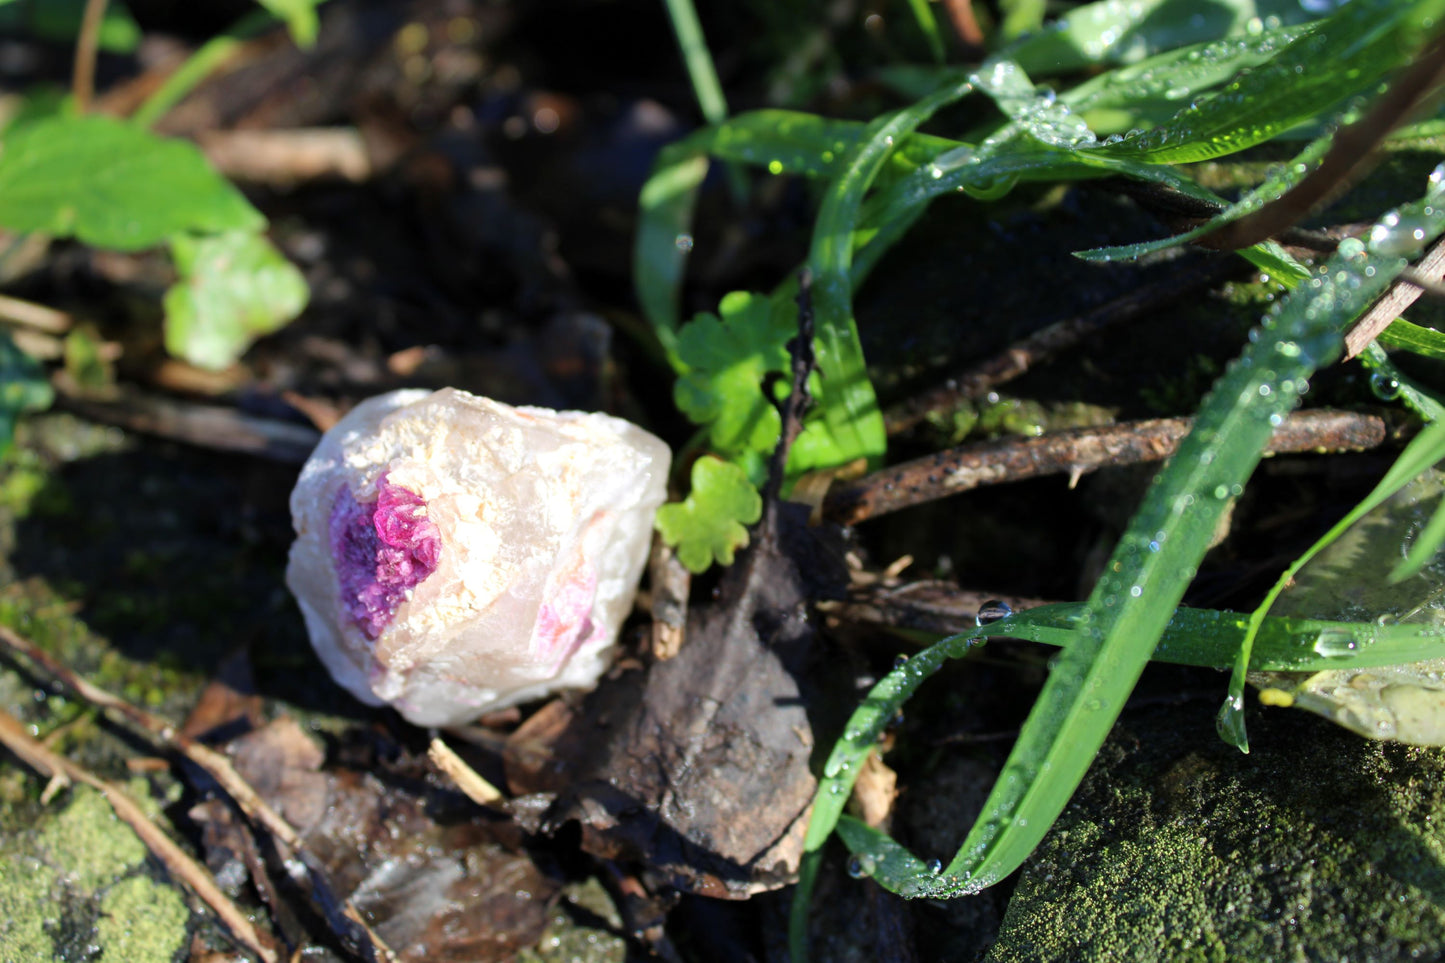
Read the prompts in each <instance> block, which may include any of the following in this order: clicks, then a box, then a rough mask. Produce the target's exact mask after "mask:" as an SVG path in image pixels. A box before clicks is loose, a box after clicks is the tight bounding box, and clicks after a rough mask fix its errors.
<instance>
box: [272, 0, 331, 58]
mask: <svg viewBox="0 0 1445 963" xmlns="http://www.w3.org/2000/svg"><path fill="white" fill-rule="evenodd" d="M256 2H257V3H259V4H260V5H261V6H263V7H265V8H266V9H267V10H269V11H271V13H272V14H273V15H274V16H275V17H276V19H277V20H280V21H281V22H282V23H284V24H286V30H287V31H288V32H289V33H290V34H291V39H292V40H294V41H295V42H296V46H298V47H309V46H311V45H312V44H314V43H315V42H316V31H317V30H318V29H319V27H320V23H319V21H318V19H317V16H316V8H317V6H318V5H319V3H320V0H256Z"/></svg>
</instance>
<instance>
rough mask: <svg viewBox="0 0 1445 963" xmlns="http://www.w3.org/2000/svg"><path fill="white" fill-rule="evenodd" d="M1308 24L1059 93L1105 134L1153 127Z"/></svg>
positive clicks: (1144, 64) (1172, 57) (1163, 59)
mask: <svg viewBox="0 0 1445 963" xmlns="http://www.w3.org/2000/svg"><path fill="white" fill-rule="evenodd" d="M1306 29H1308V28H1307V27H1302V26H1293V27H1280V28H1277V29H1271V30H1264V31H1261V32H1260V33H1259V34H1256V35H1249V36H1245V37H1232V38H1230V39H1228V40H1216V41H1213V42H1211V43H1205V44H1196V45H1194V46H1189V47H1182V48H1179V49H1175V50H1170V51H1166V52H1165V53H1162V54H1159V55H1157V56H1154V57H1150V58H1149V59H1148V60H1144V61H1141V62H1139V63H1137V64H1130V65H1128V66H1124V67H1119V68H1116V69H1114V70H1110V71H1108V72H1107V73H1103V74H1100V75H1099V76H1097V77H1092V78H1090V79H1089V80H1086V81H1084V82H1083V83H1081V84H1079V85H1078V86H1076V87H1073V88H1071V89H1070V90H1068V91H1066V92H1064V93H1062V94H1061V95H1060V98H1059V99H1060V100H1062V101H1063V102H1064V103H1066V104H1068V105H1069V107H1071V108H1072V109H1073V110H1074V111H1075V112H1076V113H1080V114H1087V115H1088V117H1089V121H1090V126H1091V127H1092V128H1093V129H1094V130H1095V131H1097V132H1099V133H1101V134H1102V133H1110V134H1112V133H1115V132H1119V133H1122V132H1124V131H1127V130H1130V129H1132V128H1135V127H1154V126H1157V125H1158V124H1160V123H1162V122H1164V121H1166V120H1168V119H1169V118H1171V117H1173V116H1174V115H1175V114H1176V113H1177V112H1178V111H1179V108H1180V106H1181V105H1183V104H1186V103H1188V102H1189V101H1191V100H1193V99H1194V98H1196V97H1198V96H1199V95H1200V94H1202V93H1205V92H1206V91H1209V90H1211V89H1213V88H1215V87H1218V86H1219V85H1221V84H1223V83H1225V82H1227V81H1229V80H1231V79H1233V78H1234V77H1235V76H1236V75H1237V74H1238V73H1239V72H1240V71H1242V70H1248V69H1250V68H1252V67H1256V66H1258V65H1259V64H1261V63H1264V62H1265V61H1266V60H1269V59H1270V58H1271V57H1273V56H1274V55H1275V54H1277V53H1278V52H1279V50H1280V48H1281V47H1283V46H1284V45H1285V44H1288V43H1289V42H1291V41H1292V40H1294V39H1295V38H1296V37H1299V36H1300V35H1301V34H1302V33H1303V32H1304V31H1305V30H1306Z"/></svg>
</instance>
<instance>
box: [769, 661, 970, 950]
mask: <svg viewBox="0 0 1445 963" xmlns="http://www.w3.org/2000/svg"><path fill="white" fill-rule="evenodd" d="M968 647H969V643H968V641H967V639H965V638H964V637H963V636H953V637H952V638H948V639H944V640H943V641H942V642H939V643H937V644H935V645H932V646H930V647H929V648H927V649H924V650H923V651H922V652H919V653H918V654H917V655H915V656H913V657H912V658H908V657H905V656H900V657H899V660H898V663H897V664H896V665H895V666H894V669H893V671H892V672H889V673H888V674H887V675H885V676H884V677H883V678H882V679H879V680H878V682H877V683H876V684H875V685H874V686H873V689H872V691H870V692H869V693H868V695H867V696H866V697H865V698H864V699H863V702H862V703H861V704H860V705H859V706H858V708H857V709H855V710H854V711H853V715H852V717H851V718H849V720H848V725H847V727H846V728H845V729H844V732H843V736H842V738H840V739H839V740H838V741H837V742H836V743H835V744H834V745H833V750H832V752H830V753H829V754H828V760H827V762H825V763H824V764H823V774H822V777H821V778H820V779H819V780H818V789H817V792H816V793H815V794H814V796H813V807H812V811H811V813H810V815H809V817H808V831H807V834H806V835H805V836H804V837H803V857H802V861H801V863H800V865H799V868H798V884H797V886H795V887H794V889H793V903H792V909H791V914H790V917H789V923H788V946H789V952H790V954H791V956H792V959H793V960H795V961H803V960H806V959H807V958H808V948H807V941H808V906H809V904H810V903H811V901H812V895H813V886H814V883H815V882H816V880H817V876H818V866H819V864H820V863H821V862H822V858H823V844H824V843H826V842H827V841H828V837H829V836H831V835H832V834H833V830H834V828H835V827H836V826H837V824H838V817H839V816H840V815H842V812H843V805H844V804H845V803H846V802H847V801H848V795H849V793H851V792H852V791H853V783H854V781H855V780H856V779H857V778H858V773H859V771H860V770H861V769H862V767H863V763H864V761H865V760H866V759H867V758H868V754H869V753H871V752H873V751H874V750H876V749H877V748H878V737H879V736H881V735H882V734H883V731H884V730H885V729H887V728H888V725H889V723H890V722H891V721H892V719H893V716H894V714H895V713H897V711H898V709H899V707H900V706H902V705H903V703H905V702H907V701H908V699H909V697H911V696H912V695H913V693H914V692H915V691H916V690H917V689H918V687H919V686H920V685H922V684H923V680H924V679H927V678H928V677H930V676H931V675H933V673H935V672H937V671H938V669H939V667H940V666H942V665H943V664H944V663H945V662H946V661H948V660H949V659H952V658H958V657H959V656H961V655H963V653H964V652H966V651H967V650H968Z"/></svg>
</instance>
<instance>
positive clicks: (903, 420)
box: [883, 258, 1241, 435]
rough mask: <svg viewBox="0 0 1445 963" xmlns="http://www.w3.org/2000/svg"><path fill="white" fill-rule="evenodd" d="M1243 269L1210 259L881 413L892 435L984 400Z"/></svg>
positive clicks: (1233, 262) (1028, 340)
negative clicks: (1092, 340)
mask: <svg viewBox="0 0 1445 963" xmlns="http://www.w3.org/2000/svg"><path fill="white" fill-rule="evenodd" d="M1240 270H1241V268H1240V263H1239V262H1238V261H1237V260H1236V259H1234V258H1212V259H1210V260H1208V261H1205V262H1204V263H1202V264H1198V265H1196V266H1195V267H1194V268H1193V269H1191V270H1187V271H1182V272H1180V273H1179V274H1176V275H1173V276H1170V277H1167V278H1161V279H1160V280H1158V281H1155V282H1154V283H1152V284H1146V285H1144V286H1143V287H1141V288H1137V289H1136V290H1133V291H1131V292H1129V293H1128V294H1126V295H1124V296H1123V297H1119V298H1115V299H1114V300H1112V301H1110V302H1108V303H1107V304H1102V305H1100V306H1099V307H1097V308H1095V309H1093V310H1092V311H1088V312H1086V313H1084V314H1081V315H1078V316H1076V317H1072V318H1066V319H1065V320H1063V321H1058V322H1055V323H1054V324H1051V325H1049V326H1048V327H1046V328H1043V329H1041V330H1039V331H1035V332H1034V333H1033V334H1031V335H1029V336H1028V337H1027V338H1024V339H1023V340H1021V341H1018V342H1016V343H1014V344H1011V345H1009V346H1008V347H1007V348H1005V349H1004V350H1003V351H1000V352H999V353H998V354H996V355H994V356H993V357H992V358H988V359H985V360H984V361H981V362H979V363H978V364H975V365H972V366H971V367H969V368H967V369H966V370H964V371H963V372H961V373H959V374H957V375H955V376H953V377H951V378H949V379H948V380H947V381H945V382H944V383H943V384H942V385H940V386H938V387H936V388H933V389H931V390H929V391H926V392H924V393H923V394H920V395H916V396H915V397H913V398H910V399H908V400H907V401H905V402H903V403H901V404H898V405H895V406H893V407H892V408H890V409H889V410H888V411H886V412H885V413H884V415H883V422H884V425H885V426H886V428H887V430H888V434H890V435H894V434H898V433H899V432H902V431H907V430H908V429H909V428H912V427H913V426H914V425H916V424H918V423H919V422H921V421H923V420H924V419H925V418H927V417H928V416H929V414H931V413H933V412H940V411H952V410H953V409H954V408H957V407H958V405H959V403H960V402H962V401H968V400H971V399H976V398H982V397H984V396H985V395H987V394H988V393H989V392H990V391H993V390H994V389H995V388H997V387H998V386H999V385H1001V384H1004V383H1005V382H1008V381H1012V380H1014V379H1015V378H1018V377H1020V376H1022V375H1023V374H1024V373H1025V372H1027V371H1028V370H1029V369H1030V368H1034V367H1037V366H1038V365H1040V364H1043V363H1044V362H1045V361H1048V360H1050V359H1051V358H1054V357H1056V356H1058V355H1059V354H1060V353H1062V352H1064V351H1066V350H1068V349H1069V348H1072V347H1074V346H1075V345H1077V344H1079V343H1080V342H1082V341H1083V340H1084V339H1085V338H1086V337H1088V336H1089V335H1092V334H1095V333H1097V332H1099V331H1102V330H1104V329H1105V328H1108V327H1110V326H1112V325H1115V324H1119V323H1122V322H1124V321H1130V320H1132V319H1134V318H1138V317H1140V316H1142V315H1145V314H1148V313H1149V312H1151V311H1155V310H1158V309H1159V308H1161V307H1163V306H1164V305H1166V304H1172V303H1173V302H1175V301H1177V300H1179V299H1180V298H1181V297H1183V296H1184V295H1186V294H1188V293H1189V292H1190V291H1193V290H1196V289H1198V288H1201V287H1209V286H1211V285H1213V284H1215V283H1216V282H1219V281H1222V280H1225V279H1226V278H1228V277H1230V276H1232V275H1235V274H1238V273H1239V272H1240Z"/></svg>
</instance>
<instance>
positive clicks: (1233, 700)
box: [1218, 177, 1445, 752]
mask: <svg viewBox="0 0 1445 963" xmlns="http://www.w3.org/2000/svg"><path fill="white" fill-rule="evenodd" d="M1442 200H1445V182H1441V181H1438V180H1436V179H1435V178H1434V177H1432V178H1431V186H1430V191H1429V193H1427V195H1426V196H1425V198H1424V199H1422V200H1420V201H1416V202H1415V203H1413V204H1407V205H1404V206H1403V207H1401V208H1399V209H1397V210H1395V211H1391V212H1390V213H1389V214H1386V215H1385V217H1383V218H1381V219H1380V220H1379V221H1377V222H1376V223H1375V227H1374V228H1372V229H1371V231H1370V234H1369V236H1370V241H1369V243H1368V244H1361V243H1360V242H1358V241H1354V243H1341V245H1340V247H1339V249H1338V250H1337V251H1336V253H1335V255H1334V256H1333V257H1331V258H1330V260H1329V262H1328V264H1327V265H1326V266H1325V272H1326V274H1325V277H1324V278H1321V279H1318V280H1320V281H1323V283H1324V285H1325V286H1328V285H1329V283H1330V281H1329V280H1327V279H1328V278H1329V273H1328V272H1334V271H1340V276H1341V277H1344V278H1346V279H1348V278H1349V277H1350V273H1351V269H1353V273H1354V276H1355V277H1356V278H1359V275H1360V274H1363V271H1361V270H1359V269H1360V268H1361V267H1362V266H1364V265H1366V264H1367V265H1368V268H1369V269H1370V270H1371V271H1372V272H1373V273H1372V274H1371V275H1370V276H1368V277H1364V278H1359V280H1360V281H1361V282H1362V283H1361V284H1360V289H1361V290H1371V291H1374V292H1376V293H1378V292H1379V291H1383V290H1384V286H1385V285H1387V284H1388V283H1389V282H1390V281H1393V280H1394V278H1395V277H1396V276H1397V275H1398V274H1399V273H1400V272H1401V271H1402V270H1404V268H1405V265H1406V261H1405V260H1404V258H1403V257H1402V256H1401V255H1402V254H1403V253H1405V252H1406V251H1407V250H1408V248H1406V247H1405V244H1406V238H1408V244H1409V245H1411V246H1413V248H1414V253H1418V251H1419V250H1420V248H1422V247H1423V246H1424V245H1425V244H1426V243H1428V242H1430V241H1432V240H1434V238H1435V237H1436V236H1437V235H1439V234H1440V232H1441V231H1442V230H1445V207H1441V206H1440V205H1441V201H1442ZM1341 269H1344V270H1341ZM1363 282H1370V283H1369V284H1366V283H1363ZM1315 283H1316V281H1314V280H1312V281H1310V282H1309V284H1310V285H1315ZM1336 286H1338V284H1336ZM1303 290H1304V289H1303V288H1295V289H1294V290H1293V291H1291V292H1290V294H1289V296H1288V298H1287V301H1289V300H1293V299H1294V298H1295V297H1296V295H1298V294H1299V293H1302V292H1303ZM1357 300H1358V299H1357V298H1353V299H1351V301H1352V304H1353V303H1354V302H1357ZM1325 310H1326V312H1327V313H1328V315H1329V316H1330V317H1331V318H1332V320H1334V321H1336V322H1337V323H1338V327H1337V329H1336V331H1335V332H1334V333H1335V335H1336V336H1337V341H1338V340H1339V339H1342V337H1343V333H1344V328H1345V326H1346V325H1348V324H1349V322H1351V321H1353V320H1354V317H1355V313H1350V314H1348V316H1346V315H1345V314H1344V313H1343V312H1342V311H1341V310H1340V309H1339V308H1334V309H1331V308H1330V307H1329V306H1326V307H1325ZM1338 347H1339V345H1338V344H1336V347H1335V350H1338ZM1439 443H1440V438H1439V437H1438V436H1437V433H1436V432H1434V431H1431V430H1427V431H1425V432H1422V433H1421V434H1420V435H1419V436H1418V437H1417V438H1416V439H1415V440H1414V441H1413V442H1411V443H1410V445H1408V446H1407V447H1406V448H1405V451H1404V452H1402V453H1401V456H1400V458H1399V459H1397V460H1396V462H1395V464H1394V465H1393V466H1391V469H1390V471H1388V472H1386V474H1385V478H1384V479H1383V480H1382V481H1381V482H1380V484H1379V485H1377V486H1376V488H1375V491H1374V492H1372V493H1371V494H1370V496H1368V497H1367V498H1366V499H1365V501H1364V502H1362V503H1361V504H1360V505H1359V506H1356V509H1355V510H1354V511H1352V512H1351V515H1352V516H1354V517H1353V518H1351V517H1350V516H1346V517H1347V518H1348V519H1349V521H1351V522H1353V521H1354V520H1355V518H1358V517H1359V515H1363V514H1364V512H1365V511H1367V510H1368V508H1372V507H1374V505H1377V504H1379V503H1380V502H1382V501H1384V499H1385V498H1388V497H1389V496H1390V495H1393V494H1394V493H1395V492H1396V491H1398V490H1399V489H1400V487H1401V486H1403V485H1404V484H1405V483H1406V482H1408V481H1409V480H1410V479H1411V478H1413V477H1414V476H1416V475H1418V474H1419V473H1420V472H1421V471H1424V470H1425V468H1427V467H1429V466H1430V465H1432V464H1434V463H1435V462H1436V461H1438V460H1439V457H1440V456H1439V454H1438V453H1436V450H1437V448H1438V446H1439ZM1357 513H1358V514H1357ZM1347 527H1348V525H1347V524H1345V523H1344V522H1341V523H1340V524H1339V525H1336V526H1335V527H1334V528H1333V529H1331V530H1330V532H1329V533H1327V534H1326V535H1325V537H1324V538H1322V539H1321V540H1320V541H1319V542H1316V543H1315V545H1314V546H1312V547H1311V548H1310V549H1309V550H1308V551H1306V552H1305V553H1304V554H1303V555H1301V556H1300V557H1299V558H1298V559H1296V560H1295V562H1294V563H1293V564H1292V565H1291V566H1290V567H1289V569H1287V570H1286V572H1285V574H1284V575H1282V576H1281V577H1280V579H1279V581H1278V582H1276V583H1275V585H1274V587H1273V588H1272V589H1270V591H1269V593H1268V594H1266V595H1265V598H1264V601H1263V602H1261V603H1260V605H1259V607H1258V608H1257V609H1255V610H1254V612H1253V614H1252V615H1251V616H1250V624H1249V630H1248V631H1247V632H1246V633H1245V636H1244V640H1243V641H1242V642H1241V643H1240V646H1239V654H1238V656H1237V657H1236V659H1235V663H1234V669H1233V671H1232V672H1231V673H1230V677H1229V693H1228V695H1227V696H1226V697H1225V700H1224V705H1223V706H1222V707H1221V708H1220V710H1219V718H1218V729H1219V734H1220V735H1221V736H1222V737H1223V738H1224V740H1225V741H1226V742H1228V743H1230V744H1231V745H1233V746H1235V747H1236V748H1237V749H1239V751H1240V752H1248V751H1249V735H1248V732H1247V731H1246V728H1245V724H1244V685H1245V676H1246V675H1247V674H1248V672H1249V661H1250V652H1251V650H1252V647H1253V645H1254V639H1255V636H1256V635H1257V634H1258V632H1259V628H1260V626H1261V624H1263V621H1264V618H1265V615H1266V613H1268V611H1269V608H1270V606H1272V605H1273V604H1274V602H1275V599H1277V598H1278V597H1279V593H1280V592H1282V591H1283V590H1284V588H1285V586H1286V585H1288V584H1289V580H1290V579H1291V578H1293V576H1294V574H1295V573H1296V572H1298V571H1299V569H1300V567H1301V566H1303V565H1304V564H1305V562H1307V561H1309V559H1311V558H1313V557H1314V555H1315V554H1316V553H1318V552H1319V551H1320V549H1322V548H1323V547H1324V546H1325V545H1328V544H1329V543H1330V542H1331V541H1333V540H1334V539H1335V538H1337V537H1338V536H1339V534H1340V533H1341V532H1343V531H1344V530H1345V528H1347Z"/></svg>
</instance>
